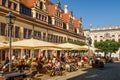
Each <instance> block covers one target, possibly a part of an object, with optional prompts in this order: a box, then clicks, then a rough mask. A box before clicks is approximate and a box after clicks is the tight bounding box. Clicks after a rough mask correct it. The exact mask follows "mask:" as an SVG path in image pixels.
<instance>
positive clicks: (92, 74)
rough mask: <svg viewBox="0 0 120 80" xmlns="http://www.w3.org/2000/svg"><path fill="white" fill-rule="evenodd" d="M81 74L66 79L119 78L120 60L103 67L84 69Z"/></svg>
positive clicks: (110, 79)
mask: <svg viewBox="0 0 120 80" xmlns="http://www.w3.org/2000/svg"><path fill="white" fill-rule="evenodd" d="M83 72H85V73H83V74H81V75H78V76H75V77H73V78H70V79H68V80H120V62H116V63H107V64H106V65H105V68H104V69H95V68H94V69H93V68H90V69H86V70H84V71H83Z"/></svg>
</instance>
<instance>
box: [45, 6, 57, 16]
mask: <svg viewBox="0 0 120 80" xmlns="http://www.w3.org/2000/svg"><path fill="white" fill-rule="evenodd" d="M47 11H48V14H49V16H54V14H55V11H56V10H55V5H54V4H50V5H47Z"/></svg>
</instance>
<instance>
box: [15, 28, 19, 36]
mask: <svg viewBox="0 0 120 80" xmlns="http://www.w3.org/2000/svg"><path fill="white" fill-rule="evenodd" d="M15 38H20V27H18V26H16V27H15Z"/></svg>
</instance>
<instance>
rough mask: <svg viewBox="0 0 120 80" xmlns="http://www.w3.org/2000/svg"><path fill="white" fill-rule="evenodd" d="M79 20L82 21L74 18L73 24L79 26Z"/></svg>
mask: <svg viewBox="0 0 120 80" xmlns="http://www.w3.org/2000/svg"><path fill="white" fill-rule="evenodd" d="M79 21H80V20H78V19H74V20H73V24H74V27H75V28H78V27H79Z"/></svg>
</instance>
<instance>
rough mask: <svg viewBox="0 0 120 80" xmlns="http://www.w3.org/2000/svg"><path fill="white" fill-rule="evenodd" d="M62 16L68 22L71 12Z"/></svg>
mask: <svg viewBox="0 0 120 80" xmlns="http://www.w3.org/2000/svg"><path fill="white" fill-rule="evenodd" d="M62 18H63V21H64V23H67V22H68V21H69V14H65V13H63V14H62Z"/></svg>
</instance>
